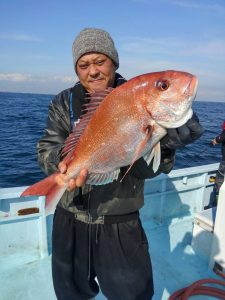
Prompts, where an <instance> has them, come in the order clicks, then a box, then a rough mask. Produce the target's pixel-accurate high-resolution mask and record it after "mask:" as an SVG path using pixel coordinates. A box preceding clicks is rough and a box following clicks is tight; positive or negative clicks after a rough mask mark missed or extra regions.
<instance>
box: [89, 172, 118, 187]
mask: <svg viewBox="0 0 225 300" xmlns="http://www.w3.org/2000/svg"><path fill="white" fill-rule="evenodd" d="M119 173H120V169H117V170H115V171H112V172H110V173H105V174H104V173H101V174H100V173H99V174H98V173H91V174H90V175H89V176H88V179H87V183H88V184H91V185H102V184H107V183H110V182H113V180H116V179H118V176H119Z"/></svg>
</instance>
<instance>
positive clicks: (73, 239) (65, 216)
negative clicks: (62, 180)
mask: <svg viewBox="0 0 225 300" xmlns="http://www.w3.org/2000/svg"><path fill="white" fill-rule="evenodd" d="M52 243H53V248H52V275H53V283H54V289H55V293H56V296H57V299H59V300H75V299H76V300H83V299H90V298H92V297H94V296H96V295H97V294H98V292H99V286H98V283H99V285H100V288H101V291H102V293H103V294H104V295H105V297H106V298H107V299H108V300H150V299H151V298H152V296H153V280H152V269H151V261H150V257H149V253H148V242H147V239H146V236H145V233H144V231H143V228H142V226H141V221H140V219H137V220H133V221H129V222H126V223H118V224H104V225H103V224H92V225H89V224H86V223H83V222H80V221H77V220H75V219H74V216H73V214H72V213H70V212H68V211H66V210H64V209H62V208H57V210H56V213H55V216H54V224H53V237H52ZM95 277H97V280H98V283H97V282H96V280H95Z"/></svg>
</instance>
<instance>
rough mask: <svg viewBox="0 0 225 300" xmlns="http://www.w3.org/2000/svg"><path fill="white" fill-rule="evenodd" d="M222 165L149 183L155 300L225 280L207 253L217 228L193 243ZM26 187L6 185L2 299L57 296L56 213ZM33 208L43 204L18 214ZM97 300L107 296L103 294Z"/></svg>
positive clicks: (0, 201)
mask: <svg viewBox="0 0 225 300" xmlns="http://www.w3.org/2000/svg"><path fill="white" fill-rule="evenodd" d="M217 167H218V165H217V164H216V165H208V166H205V167H203V168H189V169H183V170H177V171H175V172H173V171H172V172H171V173H170V174H169V176H161V175H160V176H158V177H156V179H153V180H149V181H148V180H147V181H146V185H145V205H144V207H143V208H142V209H141V219H142V224H143V227H144V229H145V232H146V234H147V237H148V241H149V251H150V255H151V260H152V266H153V275H154V286H155V294H154V297H153V300H167V299H168V297H169V296H170V295H171V294H173V293H174V292H175V291H177V290H178V289H180V288H183V287H186V286H189V285H190V284H192V283H193V282H195V281H196V280H199V279H205V278H216V279H221V278H220V277H219V276H217V275H216V274H215V273H214V272H213V271H211V268H210V267H209V255H208V256H207V251H208V250H207V247H208V246H210V243H211V241H210V239H211V236H212V232H213V228H212V229H210V230H209V231H207V230H206V231H205V230H202V229H200V231H198V232H197V233H196V232H195V236H194V238H195V239H194V243H193V228H194V220H195V216H196V213H198V212H201V211H202V210H203V208H204V206H205V205H206V204H208V203H209V197H210V194H211V192H212V187H213V185H212V184H211V183H210V181H209V177H210V176H211V175H214V174H215V170H216V169H217ZM25 188H26V187H20V188H11V189H0V238H1V243H0V299H1V300H17V299H18V300H56V297H55V294H54V290H53V285H52V278H51V228H52V215H50V216H48V217H46V216H45V210H44V200H43V197H30V198H29V199H24V201H23V199H21V198H19V195H20V194H21V192H22V191H23V190H24V189H25ZM224 195H225V192H224ZM224 199H225V196H224ZM30 207H38V208H39V213H35V214H29V215H25V216H19V215H18V211H19V210H20V209H24V208H30ZM222 211H224V210H222ZM210 213H211V214H213V211H210ZM217 214H218V213H217ZM222 216H223V215H222ZM211 217H212V216H211ZM211 219H213V218H211ZM197 227H198V226H197ZM224 227H225V226H224ZM224 230H225V229H224ZM223 236H224V234H223ZM222 240H223V241H224V239H222ZM209 241H210V242H209ZM204 243H205V244H204ZM196 245H197V246H198V245H200V246H203V247H202V249H201V247H200V250H203V252H201V251H200V252H199V251H196V249H198V247H197V246H196ZM220 245H222V246H221V247H223V248H225V245H224V246H223V243H220ZM214 248H215V247H214ZM219 248H220V247H219V245H218V248H217V249H218V250H219ZM205 250H206V251H205ZM214 250H215V249H214ZM204 251H205V252H204ZM218 252H219V251H218ZM220 252H221V251H220ZM222 252H223V251H222ZM222 252H221V253H222ZM223 253H225V252H223ZM220 260H221V259H220ZM222 263H224V261H222ZM193 298H194V299H202V300H206V299H215V298H213V297H209V296H195V297H193ZM96 300H106V298H105V297H104V296H103V295H102V294H101V293H100V294H99V295H98V296H97V297H96ZM124 300H126V299H124Z"/></svg>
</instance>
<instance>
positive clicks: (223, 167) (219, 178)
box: [211, 121, 225, 206]
mask: <svg viewBox="0 0 225 300" xmlns="http://www.w3.org/2000/svg"><path fill="white" fill-rule="evenodd" d="M211 144H212V145H213V146H215V145H217V144H221V152H222V160H221V162H220V165H219V168H218V170H217V172H216V179H215V189H214V192H215V199H214V202H213V204H212V205H213V206H216V205H217V198H218V194H219V190H220V187H221V185H222V183H223V181H224V174H225V121H224V122H223V125H222V132H221V133H220V134H219V135H218V136H216V137H215V138H214V139H213V140H212V141H211Z"/></svg>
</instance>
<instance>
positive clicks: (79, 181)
mask: <svg viewBox="0 0 225 300" xmlns="http://www.w3.org/2000/svg"><path fill="white" fill-rule="evenodd" d="M58 169H59V171H60V173H61V174H60V176H58V177H57V182H58V184H60V185H64V184H66V183H68V186H67V190H68V191H69V192H71V191H73V190H74V189H75V188H77V187H81V186H82V185H84V184H85V182H86V180H87V175H88V171H87V169H82V170H81V171H80V174H79V175H78V176H77V177H76V178H72V179H68V177H67V175H66V171H67V165H66V164H65V163H64V162H63V161H61V162H60V163H59V165H58Z"/></svg>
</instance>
